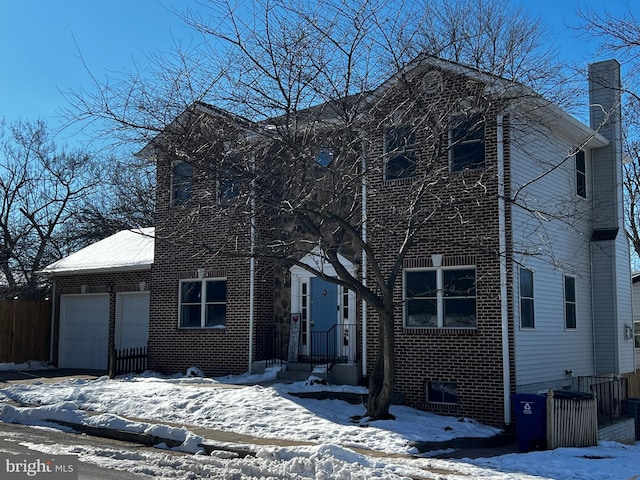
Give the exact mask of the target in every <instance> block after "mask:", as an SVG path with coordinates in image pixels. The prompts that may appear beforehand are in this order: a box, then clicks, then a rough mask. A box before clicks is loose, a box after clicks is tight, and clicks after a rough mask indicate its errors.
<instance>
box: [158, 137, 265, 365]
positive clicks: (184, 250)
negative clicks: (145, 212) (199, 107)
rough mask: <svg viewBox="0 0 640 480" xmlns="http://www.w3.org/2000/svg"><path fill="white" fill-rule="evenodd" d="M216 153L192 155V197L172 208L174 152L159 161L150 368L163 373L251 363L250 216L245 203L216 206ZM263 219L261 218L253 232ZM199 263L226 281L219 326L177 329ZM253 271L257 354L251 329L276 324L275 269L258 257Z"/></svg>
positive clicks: (206, 273)
mask: <svg viewBox="0 0 640 480" xmlns="http://www.w3.org/2000/svg"><path fill="white" fill-rule="evenodd" d="M212 150H214V151H215V148H214V147H212ZM215 158H216V157H215V155H212V156H211V157H207V158H205V159H203V160H198V159H197V158H196V159H192V161H193V163H194V177H193V182H192V198H191V201H190V202H188V203H187V204H185V205H181V206H177V207H171V206H170V178H171V170H170V169H171V160H172V158H171V157H170V156H166V157H161V158H159V159H158V161H157V165H158V167H157V211H156V242H155V258H154V266H153V269H152V280H151V281H152V284H153V289H152V292H151V310H150V321H149V347H150V348H149V350H150V354H149V368H151V369H153V370H156V371H159V372H163V373H167V374H172V373H178V372H182V373H184V372H185V371H186V369H188V368H189V367H192V366H196V367H199V368H200V369H201V370H202V371H203V372H204V373H205V375H207V376H222V375H228V374H241V373H244V372H246V371H248V368H249V350H248V349H249V294H250V290H249V285H250V260H249V258H247V252H248V250H249V221H250V220H249V217H248V214H247V212H246V208H244V209H243V208H238V209H236V208H234V206H235V204H233V203H231V204H229V205H225V208H221V207H220V205H219V204H218V200H217V191H216V181H215V178H216V173H215V172H216V168H215ZM244 200H246V199H244ZM242 201H243V200H242V199H238V202H242ZM243 205H246V203H245V204H243ZM240 207H242V205H240ZM267 223H268V222H267ZM264 225H265V222H263V221H262V220H259V221H258V224H257V229H258V232H260V230H261V228H263V227H264ZM199 269H203V271H204V277H205V278H225V279H226V281H227V299H226V301H227V304H226V307H227V310H226V324H225V327H224V328H179V315H178V300H179V284H180V280H182V279H197V278H198V270H199ZM255 273H256V274H255V317H254V323H255V325H254V359H255V354H256V352H257V350H258V349H257V344H258V343H259V342H258V340H260V339H258V337H257V334H256V333H255V332H264V330H265V329H264V328H263V327H264V326H265V325H273V315H274V313H273V312H274V309H273V305H274V267H273V265H271V264H270V263H269V262H266V261H257V262H256V272H255Z"/></svg>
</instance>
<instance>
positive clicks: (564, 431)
mask: <svg viewBox="0 0 640 480" xmlns="http://www.w3.org/2000/svg"><path fill="white" fill-rule="evenodd" d="M597 444H598V403H597V400H596V397H595V396H593V395H588V394H580V392H571V395H566V396H565V395H563V394H562V393H561V392H560V391H557V392H555V393H554V392H553V390H549V392H548V393H547V448H548V449H553V448H558V447H589V446H593V445H597Z"/></svg>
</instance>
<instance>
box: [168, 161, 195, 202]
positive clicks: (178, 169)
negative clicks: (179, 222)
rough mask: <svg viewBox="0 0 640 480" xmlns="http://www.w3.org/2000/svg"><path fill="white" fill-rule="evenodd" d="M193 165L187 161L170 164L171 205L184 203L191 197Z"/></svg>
mask: <svg viewBox="0 0 640 480" xmlns="http://www.w3.org/2000/svg"><path fill="white" fill-rule="evenodd" d="M192 178H193V166H192V165H191V164H190V163H187V162H174V163H172V164H171V206H174V207H177V206H180V205H185V204H186V203H187V202H188V201H189V200H190V199H191V180H192Z"/></svg>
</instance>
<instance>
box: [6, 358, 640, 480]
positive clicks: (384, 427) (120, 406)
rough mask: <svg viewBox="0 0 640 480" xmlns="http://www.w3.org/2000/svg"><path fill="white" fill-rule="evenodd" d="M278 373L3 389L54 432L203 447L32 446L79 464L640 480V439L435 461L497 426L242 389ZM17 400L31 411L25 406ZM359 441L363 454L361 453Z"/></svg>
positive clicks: (208, 471)
mask: <svg viewBox="0 0 640 480" xmlns="http://www.w3.org/2000/svg"><path fill="white" fill-rule="evenodd" d="M0 370H2V366H0ZM270 376H271V377H273V376H275V372H274V371H269V372H267V374H266V376H262V377H255V376H253V377H249V376H242V377H230V378H220V379H206V378H200V377H197V376H195V377H193V376H173V377H163V376H159V375H156V374H152V373H147V374H144V375H137V376H126V377H119V378H116V379H109V378H108V377H103V378H99V379H97V380H81V379H73V380H67V381H62V382H59V383H46V384H45V383H38V382H36V383H29V384H13V385H11V386H8V387H6V388H4V389H0V421H3V422H14V423H23V424H29V425H39V426H41V427H46V428H50V427H53V426H55V425H56V424H53V423H51V422H50V421H47V420H61V421H65V422H71V423H84V424H87V425H93V426H99V427H102V428H113V429H120V430H124V429H127V430H130V431H135V432H145V433H149V434H152V435H155V436H158V437H161V438H166V439H172V440H178V441H179V442H181V445H180V446H178V447H174V448H175V449H176V450H180V451H183V452H189V453H193V454H194V455H181V456H176V455H175V454H171V453H169V452H166V451H163V450H162V449H158V450H157V452H156V451H153V452H143V451H139V450H136V451H134V452H131V453H127V452H109V451H107V450H105V449H100V450H99V451H98V450H92V449H90V448H87V447H83V446H80V445H78V446H77V447H76V448H63V447H52V446H50V445H44V444H30V445H29V447H30V448H32V449H33V450H36V451H42V452H44V453H48V454H73V455H78V456H79V458H80V460H81V461H86V462H94V463H98V464H101V465H104V466H108V467H110V468H116V469H122V470H127V471H130V472H138V473H142V474H146V475H149V476H151V477H154V478H167V479H169V478H171V479H192V478H231V479H245V478H246V479H253V478H256V479H257V478H273V479H281V478H282V479H338V480H341V479H344V480H346V479H369V478H380V479H399V478H424V479H446V480H455V479H461V478H465V479H469V478H491V479H532V478H537V479H540V478H544V479H631V478H640V443H638V444H636V445H635V446H628V445H621V444H618V443H613V442H603V443H601V444H600V445H599V446H598V447H592V448H581V449H577V448H562V449H556V450H552V451H547V452H532V453H526V454H509V455H503V456H499V457H491V458H479V459H463V460H444V459H435V458H429V457H428V455H419V454H418V452H417V450H416V449H415V447H413V442H416V441H442V440H447V439H451V438H456V437H488V436H492V435H495V434H496V433H498V431H497V430H496V429H494V428H491V427H487V426H485V425H481V424H479V423H477V422H475V421H473V420H470V419H457V418H452V417H443V416H438V415H433V414H430V413H426V412H422V411H419V410H414V409H411V408H408V407H403V406H392V408H391V413H392V414H393V415H395V417H396V420H390V421H378V422H367V421H366V420H355V418H358V417H361V416H363V415H364V413H365V409H364V406H362V405H352V404H350V403H347V402H344V401H341V400H314V399H301V398H298V397H295V396H292V395H290V393H291V392H295V391H310V390H320V389H322V390H334V391H342V392H344V391H347V392H352V393H365V392H366V390H365V389H362V388H360V387H343V386H326V385H320V384H318V382H316V381H307V382H301V383H297V384H293V385H281V384H274V385H272V386H269V387H261V386H258V385H252V386H238V385H234V384H239V383H250V382H258V381H264V380H266V379H268V378H269V377H270ZM15 402H19V403H21V404H28V405H29V407H21V406H17V404H16V403H15ZM176 425H178V426H176ZM58 428H60V427H58ZM202 428H205V429H215V430H223V431H232V432H236V433H240V434H244V435H250V436H253V437H260V438H267V439H278V440H280V441H283V440H284V441H292V442H294V441H295V442H308V443H309V445H302V446H301V445H299V444H295V443H292V445H288V446H271V445H269V446H264V445H257V444H253V445H252V444H250V445H247V447H248V448H249V449H250V450H252V451H254V452H255V453H256V455H255V456H247V457H245V458H237V457H235V456H234V455H232V454H230V453H229V452H225V451H215V452H213V453H212V454H211V455H205V454H204V451H203V450H202V448H201V447H199V446H198V444H200V443H202V442H203V440H206V432H205V433H203V431H202V430H200V429H202ZM0 430H1V427H0ZM203 437H204V438H203ZM159 447H163V445H159ZM354 447H357V448H358V450H353V448H354ZM164 448H167V447H166V445H164ZM367 451H371V453H367ZM114 459H115V460H114Z"/></svg>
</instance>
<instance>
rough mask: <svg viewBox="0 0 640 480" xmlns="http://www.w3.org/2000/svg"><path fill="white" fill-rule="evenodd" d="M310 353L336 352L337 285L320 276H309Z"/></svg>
mask: <svg viewBox="0 0 640 480" xmlns="http://www.w3.org/2000/svg"><path fill="white" fill-rule="evenodd" d="M310 290H311V292H310V293H311V305H310V307H311V309H310V312H309V313H310V315H309V317H310V320H311V321H310V325H311V355H312V356H313V357H316V356H323V357H325V356H328V355H335V353H336V347H337V345H336V341H335V337H336V329H335V328H333V327H335V325H336V323H337V321H338V312H339V310H340V309H339V305H338V286H337V285H336V284H335V283H331V282H327V281H326V280H323V279H321V278H315V277H313V278H311V289H310Z"/></svg>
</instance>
